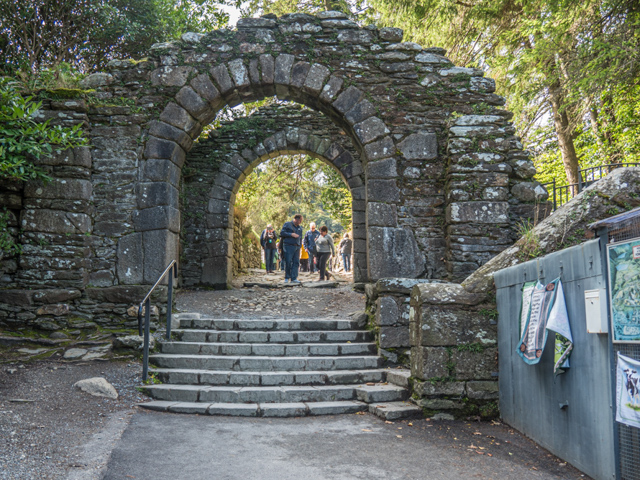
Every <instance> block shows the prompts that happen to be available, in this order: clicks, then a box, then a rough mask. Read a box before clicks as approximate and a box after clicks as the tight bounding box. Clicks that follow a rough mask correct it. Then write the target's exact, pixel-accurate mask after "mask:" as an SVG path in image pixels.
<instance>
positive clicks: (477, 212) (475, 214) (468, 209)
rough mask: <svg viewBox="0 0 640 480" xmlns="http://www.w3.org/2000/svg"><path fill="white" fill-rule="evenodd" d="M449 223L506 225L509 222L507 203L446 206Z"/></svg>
mask: <svg viewBox="0 0 640 480" xmlns="http://www.w3.org/2000/svg"><path fill="white" fill-rule="evenodd" d="M446 217H447V222H449V223H484V224H494V225H495V224H506V223H508V222H509V204H508V203H507V202H484V201H482V202H455V203H451V204H450V205H448V206H447V209H446Z"/></svg>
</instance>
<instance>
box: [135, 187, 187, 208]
mask: <svg viewBox="0 0 640 480" xmlns="http://www.w3.org/2000/svg"><path fill="white" fill-rule="evenodd" d="M136 193H137V197H138V208H140V209H145V208H151V207H157V206H160V205H169V206H172V207H177V206H178V189H177V188H176V187H174V186H173V185H171V184H170V183H168V182H141V183H138V184H137V185H136Z"/></svg>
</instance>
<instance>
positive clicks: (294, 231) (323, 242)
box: [260, 215, 353, 283]
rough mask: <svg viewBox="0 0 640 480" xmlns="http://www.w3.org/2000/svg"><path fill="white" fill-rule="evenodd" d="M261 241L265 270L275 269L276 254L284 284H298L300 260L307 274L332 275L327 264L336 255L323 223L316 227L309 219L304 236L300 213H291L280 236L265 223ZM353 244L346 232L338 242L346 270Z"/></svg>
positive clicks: (271, 270)
mask: <svg viewBox="0 0 640 480" xmlns="http://www.w3.org/2000/svg"><path fill="white" fill-rule="evenodd" d="M278 237H279V238H278ZM260 244H261V245H262V248H263V249H264V263H265V269H266V271H267V273H274V272H275V268H276V257H278V258H279V259H280V264H281V268H282V270H284V272H285V273H284V281H285V283H288V282H291V283H300V281H299V280H298V273H299V271H300V270H301V262H302V270H303V271H306V270H307V267H308V271H309V272H310V273H312V274H313V273H315V272H318V273H319V278H318V280H320V281H322V280H329V279H330V278H331V274H330V273H329V271H328V268H327V267H328V264H329V259H330V258H331V257H332V256H333V257H336V247H335V245H334V242H333V238H331V236H330V235H329V229H328V228H327V227H326V225H323V226H322V227H320V230H317V228H316V224H315V223H314V222H311V223H310V224H309V230H308V231H307V233H305V234H304V235H303V234H302V215H294V217H293V220H292V221H290V222H286V223H285V224H284V225H283V226H282V229H281V230H280V235H279V236H278V235H277V234H276V232H275V230H274V228H273V225H267V228H265V229H264V231H263V232H262V235H260ZM352 245H353V242H352V240H351V238H349V234H348V233H345V235H344V238H343V239H342V240H341V241H340V244H339V245H338V250H339V253H340V255H341V256H342V262H343V265H344V270H345V272H349V271H351V251H352Z"/></svg>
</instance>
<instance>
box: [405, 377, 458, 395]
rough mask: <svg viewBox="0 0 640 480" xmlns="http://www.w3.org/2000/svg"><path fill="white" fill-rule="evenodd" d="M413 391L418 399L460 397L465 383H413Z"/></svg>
mask: <svg viewBox="0 0 640 480" xmlns="http://www.w3.org/2000/svg"><path fill="white" fill-rule="evenodd" d="M413 391H414V392H415V393H416V394H418V395H419V396H420V397H434V396H440V395H444V396H456V397H462V396H463V395H464V391H465V382H433V383H432V382H420V381H415V382H414V384H413Z"/></svg>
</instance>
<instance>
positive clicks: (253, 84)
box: [0, 12, 543, 322]
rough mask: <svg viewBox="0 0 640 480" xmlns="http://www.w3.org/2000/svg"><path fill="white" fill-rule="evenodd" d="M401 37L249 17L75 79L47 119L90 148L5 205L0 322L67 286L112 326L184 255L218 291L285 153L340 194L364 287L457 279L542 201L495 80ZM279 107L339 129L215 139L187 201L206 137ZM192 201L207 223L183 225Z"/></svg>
mask: <svg viewBox="0 0 640 480" xmlns="http://www.w3.org/2000/svg"><path fill="white" fill-rule="evenodd" d="M401 40H402V31H401V30H398V29H388V28H386V29H380V30H378V29H376V28H373V27H365V28H360V27H358V26H357V25H356V24H355V23H354V22H352V21H350V20H348V19H346V18H345V17H344V15H343V14H341V13H339V12H323V13H321V14H319V15H318V16H310V15H303V14H291V15H285V16H283V17H280V18H277V19H276V18H273V17H263V18H259V19H242V20H240V21H239V23H238V29H237V30H235V31H230V30H220V31H216V32H210V33H207V34H206V35H203V34H195V33H189V34H185V35H184V36H183V38H182V40H181V41H176V42H171V43H166V44H156V45H154V46H153V47H152V48H151V49H150V51H149V55H148V57H147V58H145V59H144V60H142V61H134V60H114V61H112V62H110V63H109V66H108V72H106V73H95V74H92V75H90V76H89V77H87V78H86V79H85V80H84V83H83V86H84V87H85V88H91V89H92V90H93V91H92V92H90V93H86V94H80V95H79V98H77V99H67V100H47V101H46V102H45V104H44V106H43V109H42V111H41V112H40V113H41V115H40V118H41V119H43V120H44V119H51V120H52V123H53V124H56V123H58V124H65V125H73V124H77V123H81V124H82V125H83V127H84V131H85V132H86V135H87V137H88V138H89V140H90V144H91V147H90V148H88V149H80V150H77V151H74V152H73V153H72V154H67V155H62V156H58V155H56V156H53V157H51V158H49V159H43V165H45V166H46V167H47V168H48V169H50V171H51V176H52V178H53V179H54V180H53V181H52V182H51V183H50V184H49V185H46V186H39V185H32V184H27V185H25V186H24V188H23V187H22V186H18V187H16V188H17V190H14V191H13V192H11V193H8V194H4V193H3V194H2V197H0V198H1V199H2V205H1V206H4V205H8V206H9V207H10V210H11V212H12V214H11V215H12V217H16V218H17V220H18V221H19V225H20V228H21V229H22V230H23V231H22V233H20V232H16V233H18V235H19V240H20V242H21V243H22V244H23V245H24V247H23V248H24V249H23V253H22V254H21V255H19V256H18V257H12V258H3V259H2V260H1V261H2V268H3V274H2V276H1V277H0V278H2V288H5V289H11V290H12V292H13V293H11V294H9V293H8V292H6V291H5V292H3V299H2V305H3V307H2V308H3V309H4V310H3V311H10V313H9V314H7V316H10V317H11V318H12V321H15V322H17V321H18V315H19V314H20V312H21V310H20V309H21V308H22V306H20V305H16V302H15V301H14V300H11V301H9V300H6V299H7V298H17V297H21V295H23V294H24V295H26V296H27V297H28V300H24V302H23V303H24V304H25V305H26V306H25V307H24V308H26V309H30V310H29V311H31V310H33V306H34V305H35V303H34V302H36V299H35V297H33V296H32V293H28V292H27V293H24V292H23V291H24V290H25V289H28V288H32V289H53V288H58V289H71V290H74V293H73V294H72V295H71V297H74V298H71V297H68V298H67V301H68V302H70V303H69V308H70V310H74V309H76V310H77V311H82V312H86V314H87V315H93V316H96V317H97V318H100V319H101V321H104V322H109V321H113V322H116V321H118V320H117V318H119V317H118V316H119V315H120V314H121V313H122V312H123V311H124V309H125V308H126V307H127V306H129V305H131V303H135V302H132V299H133V298H138V297H140V298H141V296H143V294H142V295H139V293H140V292H143V291H144V290H145V287H144V285H150V284H153V283H154V282H155V280H156V279H157V278H158V276H159V274H160V273H161V272H162V271H163V270H164V268H165V267H166V265H168V263H169V262H170V261H171V260H173V259H175V258H180V253H181V252H180V250H181V248H182V250H183V252H185V251H186V250H187V249H188V248H192V249H198V250H199V251H200V252H201V253H200V256H199V258H200V265H196V263H197V262H192V263H191V264H189V263H188V261H185V265H184V267H185V268H186V271H185V272H184V274H183V277H184V278H185V280H186V279H189V282H191V283H194V284H195V283H198V284H204V285H220V286H223V285H226V284H227V283H228V281H229V280H230V277H231V274H232V273H231V267H232V265H231V264H232V261H231V259H232V251H233V249H232V240H231V232H232V231H233V230H232V224H231V223H230V219H231V216H230V213H232V210H233V203H234V199H235V194H236V192H237V189H238V188H239V185H240V184H241V182H242V181H243V180H244V178H245V176H246V175H247V174H248V173H250V171H251V170H252V169H253V168H254V167H255V166H256V165H257V164H258V163H260V162H261V161H264V159H266V158H268V157H270V156H275V155H278V154H280V153H283V152H291V151H293V152H307V153H312V154H315V155H316V156H317V157H319V158H323V159H324V160H325V161H327V162H328V163H330V164H332V165H334V166H335V167H336V168H337V169H338V170H340V172H341V173H342V175H343V177H344V178H345V181H346V182H347V184H348V185H349V187H350V189H351V192H352V195H353V198H354V202H353V213H354V237H355V242H354V243H355V247H354V248H355V254H354V275H356V278H358V279H359V280H377V279H379V278H385V277H408V278H416V277H424V278H435V279H441V278H448V279H450V280H458V279H461V278H463V277H465V276H466V274H467V273H469V272H470V271H472V270H474V269H476V268H478V266H480V265H482V264H483V263H485V262H486V261H487V260H488V259H489V258H490V257H491V256H493V255H495V254H496V253H497V252H498V251H500V250H501V249H503V248H505V247H506V246H507V245H508V244H510V243H511V242H512V241H513V240H514V233H513V232H514V229H513V224H514V221H515V220H516V219H517V218H519V217H520V216H521V215H525V216H526V215H529V214H530V212H531V208H532V205H533V204H534V202H535V200H536V198H539V197H540V195H543V192H541V191H539V187H537V186H536V184H535V183H533V182H532V181H531V178H532V175H533V173H534V170H533V167H532V163H531V162H530V161H529V160H528V159H527V156H526V154H525V153H524V152H523V151H522V149H521V146H520V144H519V142H518V140H517V138H516V137H515V135H514V130H513V127H512V125H511V124H510V123H509V119H510V116H511V115H510V113H509V112H507V111H505V110H502V109H501V106H502V105H503V104H504V100H503V99H502V98H501V97H499V96H497V95H495V94H494V93H493V90H494V83H493V81H492V80H490V79H485V78H483V76H482V75H483V74H482V72H481V71H480V70H476V69H471V68H458V67H455V66H453V65H452V64H451V62H450V61H449V60H448V59H447V58H446V57H444V51H443V50H442V49H439V48H426V49H423V48H422V47H421V46H419V45H416V44H413V43H401ZM273 95H276V96H277V97H278V98H279V99H280V100H291V101H295V102H298V103H300V104H303V105H305V106H307V107H310V108H312V109H314V110H316V111H318V112H320V113H321V114H322V115H324V117H325V118H326V119H329V120H330V121H331V122H332V124H333V127H331V129H327V130H326V132H327V135H326V136H325V137H323V136H319V135H316V132H315V131H313V130H306V129H305V128H300V127H299V126H298V125H296V126H292V127H290V128H288V127H287V128H285V129H284V130H281V131H280V132H275V133H273V134H271V135H270V136H268V137H266V138H264V139H262V140H261V142H258V143H257V144H256V145H255V146H251V145H246V144H245V145H235V146H234V144H233V143H232V142H231V143H230V142H229V139H228V138H227V139H226V140H225V139H222V138H221V139H220V142H221V143H216V139H215V138H214V137H211V138H210V141H211V142H213V144H212V145H214V144H215V146H212V151H220V152H221V153H226V154H225V155H222V156H221V157H222V158H220V157H216V158H214V159H213V162H212V164H213V163H216V162H218V165H219V168H218V170H217V172H214V170H215V169H214V168H212V167H211V168H210V170H209V171H208V173H207V172H204V171H203V175H204V174H205V173H207V175H209V178H208V179H207V181H209V186H210V188H208V189H207V190H203V191H202V192H198V193H197V194H196V193H195V192H192V193H193V195H192V196H191V197H190V195H191V193H190V192H189V191H188V188H189V187H195V185H196V183H195V182H197V178H199V177H198V176H197V175H198V173H199V172H198V171H196V172H195V174H194V172H190V171H189V170H188V167H187V168H186V169H185V168H183V167H184V165H185V161H186V162H187V163H188V164H189V163H190V162H191V161H192V160H191V156H190V152H192V151H195V150H193V147H194V144H197V143H198V141H197V140H198V138H199V136H200V133H201V132H202V130H203V128H204V127H205V126H207V125H208V124H210V123H211V122H212V121H213V120H214V119H215V118H216V116H217V114H218V112H219V111H220V109H221V108H223V107H224V106H226V105H230V106H235V105H239V104H241V103H243V102H249V101H254V100H258V99H262V98H265V97H269V96H273ZM316 115H317V116H319V115H318V114H316ZM282 118H283V117H282V116H274V117H273V119H274V120H275V121H276V122H277V121H281V119H282ZM338 130H339V131H338ZM225 144H226V147H228V151H227V152H222V150H221V149H224V148H225ZM216 149H217V150H216ZM188 157H189V158H188ZM194 158H195V157H194ZM193 161H194V162H195V161H196V160H193ZM183 179H184V182H183ZM182 182H183V183H182ZM5 191H6V190H5ZM181 196H182V197H183V200H184V199H185V197H188V198H187V201H186V202H185V201H182V202H181ZM17 197H20V198H21V205H18V200H17ZM195 198H197V199H198V200H197V201H199V202H201V203H200V205H204V204H205V203H206V205H207V207H206V210H205V211H202V210H200V212H199V211H196V210H194V211H193V213H194V217H193V218H190V219H186V218H185V216H186V214H187V213H189V211H190V208H191V207H190V205H191V203H190V202H191V199H195ZM185 205H187V206H189V207H185ZM198 213H202V217H201V218H200V217H198ZM18 215H19V218H18ZM195 219H197V220H198V221H200V220H203V222H201V223H200V224H197V222H196V221H195ZM187 220H189V221H187ZM191 220H194V221H193V223H189V222H190V221H191ZM14 223H15V222H14ZM183 227H184V228H183ZM11 228H15V227H11ZM185 230H186V234H185ZM181 232H182V235H183V239H185V240H184V242H183V243H184V245H182V246H181V240H180V235H181ZM185 235H186V236H185ZM188 257H189V256H188V255H185V256H184V257H182V258H184V259H187V258H188ZM20 292H23V293H20ZM76 292H77V293H76ZM11 295H13V297H12V296H11ZM16 295H17V297H16ZM76 295H79V296H78V297H77V298H75V296H76ZM21 298H22V297H21ZM38 301H39V300H38ZM9 306H10V308H9ZM34 315H35V314H34ZM36 317H37V315H36ZM29 318H31V317H29ZM110 318H113V320H109V319H110ZM31 320H35V319H33V318H31Z"/></svg>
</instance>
